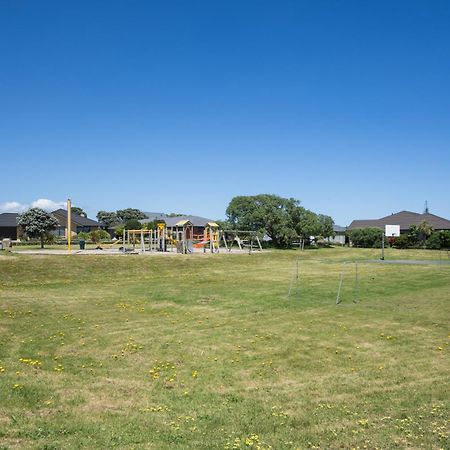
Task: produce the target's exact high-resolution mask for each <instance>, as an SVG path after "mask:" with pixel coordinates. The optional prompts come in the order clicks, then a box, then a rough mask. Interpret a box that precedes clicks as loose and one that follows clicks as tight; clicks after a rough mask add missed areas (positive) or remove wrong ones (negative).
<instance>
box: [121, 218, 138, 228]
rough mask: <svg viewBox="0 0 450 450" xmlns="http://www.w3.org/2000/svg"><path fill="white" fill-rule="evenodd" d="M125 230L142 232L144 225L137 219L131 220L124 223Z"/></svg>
mask: <svg viewBox="0 0 450 450" xmlns="http://www.w3.org/2000/svg"><path fill="white" fill-rule="evenodd" d="M124 228H125V230H140V229H141V228H142V224H141V223H140V222H139V220H137V219H130V220H127V221H126V222H125V223H124Z"/></svg>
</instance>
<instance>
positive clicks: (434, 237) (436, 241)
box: [425, 232, 441, 250]
mask: <svg viewBox="0 0 450 450" xmlns="http://www.w3.org/2000/svg"><path fill="white" fill-rule="evenodd" d="M425 247H426V248H429V249H433V250H439V249H440V248H441V236H440V233H436V232H434V233H432V234H431V236H430V237H429V238H428V239H427V240H426V241H425Z"/></svg>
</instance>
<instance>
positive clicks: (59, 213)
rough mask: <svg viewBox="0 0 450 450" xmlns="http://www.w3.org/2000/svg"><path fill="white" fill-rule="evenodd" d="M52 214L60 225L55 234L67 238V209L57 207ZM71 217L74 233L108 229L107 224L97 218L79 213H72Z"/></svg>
mask: <svg viewBox="0 0 450 450" xmlns="http://www.w3.org/2000/svg"><path fill="white" fill-rule="evenodd" d="M52 215H53V216H54V217H55V218H56V220H57V221H58V223H59V227H58V228H57V229H56V230H55V231H54V234H55V235H56V236H59V237H65V238H67V210H65V209H57V210H56V211H53V212H52ZM70 218H71V231H72V234H75V233H77V234H78V233H80V232H84V233H89V232H90V231H93V230H104V229H106V225H105V224H104V223H102V222H97V221H96V220H93V219H89V218H88V217H84V216H80V215H79V214H75V213H72V214H71V215H70Z"/></svg>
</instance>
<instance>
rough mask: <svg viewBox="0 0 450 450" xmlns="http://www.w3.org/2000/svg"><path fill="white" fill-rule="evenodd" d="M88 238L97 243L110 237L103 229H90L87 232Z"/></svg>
mask: <svg viewBox="0 0 450 450" xmlns="http://www.w3.org/2000/svg"><path fill="white" fill-rule="evenodd" d="M89 239H90V240H91V241H92V242H93V243H94V244H98V243H99V242H103V241H109V240H110V239H111V237H110V235H109V233H108V232H107V231H105V230H92V231H91V232H90V233H89Z"/></svg>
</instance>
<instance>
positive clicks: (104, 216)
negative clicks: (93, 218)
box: [97, 211, 119, 227]
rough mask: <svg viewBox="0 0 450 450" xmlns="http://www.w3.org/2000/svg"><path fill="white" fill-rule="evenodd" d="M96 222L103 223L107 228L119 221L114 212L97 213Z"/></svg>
mask: <svg viewBox="0 0 450 450" xmlns="http://www.w3.org/2000/svg"><path fill="white" fill-rule="evenodd" d="M97 220H98V221H99V222H103V223H104V224H105V225H106V226H107V227H110V226H112V225H113V224H115V223H117V222H118V221H119V219H118V217H117V214H116V213H115V212H114V211H99V212H98V213H97Z"/></svg>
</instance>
